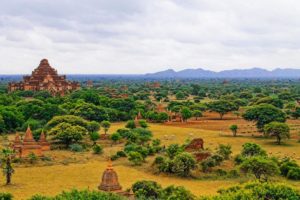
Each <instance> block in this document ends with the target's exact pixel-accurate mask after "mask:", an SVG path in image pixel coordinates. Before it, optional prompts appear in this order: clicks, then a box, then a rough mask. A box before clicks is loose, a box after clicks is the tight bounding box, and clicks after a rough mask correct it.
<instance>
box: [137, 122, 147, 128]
mask: <svg viewBox="0 0 300 200" xmlns="http://www.w3.org/2000/svg"><path fill="white" fill-rule="evenodd" d="M139 124H140V126H141V127H142V128H147V127H148V124H147V122H146V120H140V121H139Z"/></svg>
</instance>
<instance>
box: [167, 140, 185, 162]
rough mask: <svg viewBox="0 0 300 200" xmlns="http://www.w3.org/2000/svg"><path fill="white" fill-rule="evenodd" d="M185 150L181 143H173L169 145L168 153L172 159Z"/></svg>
mask: <svg viewBox="0 0 300 200" xmlns="http://www.w3.org/2000/svg"><path fill="white" fill-rule="evenodd" d="M181 152H183V148H182V147H181V146H179V144H171V145H170V146H168V147H167V149H166V153H167V155H168V156H169V158H170V159H173V158H174V157H175V156H176V155H178V154H179V153H181Z"/></svg>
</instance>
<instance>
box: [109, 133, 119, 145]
mask: <svg viewBox="0 0 300 200" xmlns="http://www.w3.org/2000/svg"><path fill="white" fill-rule="evenodd" d="M110 139H111V140H112V141H113V142H114V143H117V142H118V141H119V140H121V139H122V137H121V135H120V134H119V133H118V132H116V133H113V134H111V136H110Z"/></svg>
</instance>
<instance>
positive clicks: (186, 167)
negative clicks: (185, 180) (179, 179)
mask: <svg viewBox="0 0 300 200" xmlns="http://www.w3.org/2000/svg"><path fill="white" fill-rule="evenodd" d="M173 163H174V165H173V167H172V171H173V172H174V173H175V174H177V175H179V176H183V177H188V176H190V174H191V170H192V169H195V167H196V160H195V158H194V157H193V156H192V155H191V154H189V153H186V152H184V153H180V154H178V155H176V156H175V157H174V161H173Z"/></svg>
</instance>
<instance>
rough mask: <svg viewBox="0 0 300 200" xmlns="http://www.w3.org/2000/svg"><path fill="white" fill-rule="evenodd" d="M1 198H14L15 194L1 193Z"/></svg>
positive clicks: (5, 199) (9, 199)
mask: <svg viewBox="0 0 300 200" xmlns="http://www.w3.org/2000/svg"><path fill="white" fill-rule="evenodd" d="M0 199H1V200H12V199H13V195H12V194H10V193H0Z"/></svg>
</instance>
